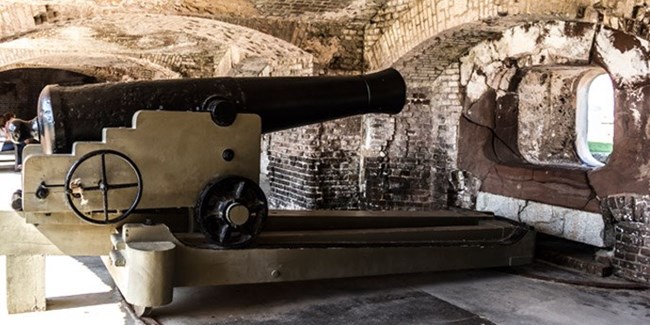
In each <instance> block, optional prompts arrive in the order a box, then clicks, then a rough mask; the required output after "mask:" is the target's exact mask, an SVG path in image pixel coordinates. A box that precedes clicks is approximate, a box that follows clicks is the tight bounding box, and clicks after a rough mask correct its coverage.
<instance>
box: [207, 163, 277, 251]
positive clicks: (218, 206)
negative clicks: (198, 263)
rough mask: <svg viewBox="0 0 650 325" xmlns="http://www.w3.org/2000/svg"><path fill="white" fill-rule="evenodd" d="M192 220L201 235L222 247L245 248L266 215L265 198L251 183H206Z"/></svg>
mask: <svg viewBox="0 0 650 325" xmlns="http://www.w3.org/2000/svg"><path fill="white" fill-rule="evenodd" d="M195 209H196V210H195V218H196V221H197V223H198V224H199V226H200V228H201V231H202V232H203V234H204V235H205V236H206V237H207V238H208V239H209V240H210V241H211V242H213V243H215V244H217V245H218V246H220V247H224V248H234V247H243V246H246V245H248V244H249V243H250V242H251V241H252V240H253V239H255V237H256V236H257V234H258V233H259V232H260V230H261V228H262V224H263V223H264V221H265V220H266V217H267V215H268V203H267V201H266V196H265V195H264V192H263V191H262V189H261V188H260V187H259V186H258V185H257V183H255V182H253V181H252V180H250V179H248V178H245V177H240V176H230V177H226V178H221V179H218V180H217V181H215V182H212V183H210V184H208V186H206V187H205V189H204V190H203V191H202V192H201V194H200V195H199V199H198V201H197V204H196V208H195Z"/></svg>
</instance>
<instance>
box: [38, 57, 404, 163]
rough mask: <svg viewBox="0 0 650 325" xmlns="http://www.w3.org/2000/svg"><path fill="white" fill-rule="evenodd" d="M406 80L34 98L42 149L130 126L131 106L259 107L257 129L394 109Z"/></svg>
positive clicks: (124, 87) (94, 88)
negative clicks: (106, 129) (37, 105)
mask: <svg viewBox="0 0 650 325" xmlns="http://www.w3.org/2000/svg"><path fill="white" fill-rule="evenodd" d="M405 100H406V85H405V82H404V79H403V78H402V76H401V75H400V73H399V72H398V71H397V70H394V69H387V70H383V71H380V72H377V73H373V74H368V75H360V76H340V77H261V78H229V77H224V78H209V79H174V80H153V81H134V82H124V83H108V84H92V85H84V86H72V87H69V86H68V87H63V86H58V85H50V86H47V87H45V88H44V89H43V91H42V92H41V96H40V98H39V107H38V117H37V120H38V125H39V133H40V140H41V143H42V145H43V149H44V152H45V153H63V152H70V150H71V148H72V144H73V143H74V142H76V141H97V140H101V136H102V128H105V127H129V126H131V120H132V117H133V115H134V113H135V112H136V111H139V110H174V111H211V112H212V113H213V119H215V116H216V117H217V118H218V119H217V122H220V123H218V124H220V125H223V124H221V123H225V125H227V124H228V122H229V121H228V120H232V119H234V117H235V116H236V113H254V114H258V115H260V117H261V120H262V132H263V133H267V132H273V131H278V130H283V129H288V128H292V127H296V126H303V125H308V124H312V123H318V122H324V121H328V120H333V119H337V118H342V117H347V116H352V115H358V114H365V113H390V114H395V113H399V112H400V111H401V109H402V107H403V106H404V104H405Z"/></svg>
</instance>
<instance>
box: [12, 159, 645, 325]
mask: <svg viewBox="0 0 650 325" xmlns="http://www.w3.org/2000/svg"><path fill="white" fill-rule="evenodd" d="M19 180H20V174H18V173H13V172H0V197H4V198H9V197H10V196H11V193H12V192H13V191H14V190H15V189H16V185H17V184H19ZM9 184H12V186H8V185H9ZM2 202H6V205H7V206H0V209H8V208H9V207H8V203H9V202H8V200H0V203H2ZM5 269H6V268H5V258H4V257H3V256H0V324H2V325H6V324H8V325H13V324H21V325H22V324H66V325H70V324H84V325H86V324H93V325H97V324H111V325H113V324H128V325H131V324H163V325H175V324H179V325H180V324H192V325H203V324H205V325H208V324H210V325H213V324H260V323H261V324H300V325H309V324H468V325H469V324H589V325H596V324H620V325H623V324H625V325H633V324H650V291H648V290H613V289H596V288H592V287H585V286H576V285H568V284H559V283H554V282H549V281H542V280H536V279H533V278H529V277H525V276H520V275H515V274H511V273H509V272H505V271H503V270H480V271H462V272H439V273H428V274H417V275H402V276H384V277H373V278H360V279H340V280H322V281H308V282H295V283H274V284H263V285H239V286H221V287H203V288H177V289H175V291H174V296H175V300H174V302H173V303H171V304H170V305H168V306H165V307H161V308H159V309H157V310H156V311H155V316H154V317H153V318H148V319H147V318H145V319H143V320H139V319H137V318H135V317H134V315H133V313H132V312H131V311H130V310H129V308H128V306H127V305H126V304H125V302H124V301H123V300H122V297H121V295H120V294H119V293H118V292H117V291H116V290H115V289H114V284H113V281H112V280H111V278H110V276H109V275H108V272H107V271H106V269H105V268H104V266H103V264H102V263H101V261H100V259H99V258H98V257H84V258H72V257H66V256H52V257H48V258H47V264H46V269H47V271H46V273H47V279H46V294H47V297H48V311H46V312H38V313H26V314H18V315H7V314H6V308H5V304H6V301H5V300H4V299H5V298H6V293H5V291H6V289H5V287H4V286H5V282H4V279H5V278H6V276H5Z"/></svg>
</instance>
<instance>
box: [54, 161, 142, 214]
mask: <svg viewBox="0 0 650 325" xmlns="http://www.w3.org/2000/svg"><path fill="white" fill-rule="evenodd" d="M64 189H65V194H66V196H65V197H66V200H67V202H68V205H69V206H70V209H72V212H74V214H75V215H77V217H79V218H80V219H82V220H84V221H86V222H89V223H93V224H100V225H106V224H113V223H117V222H120V221H122V220H124V219H125V218H126V217H128V216H129V214H131V212H133V210H134V209H135V208H136V206H137V205H138V203H139V202H140V197H141V196H142V175H141V174H140V170H139V169H138V167H137V166H136V165H135V163H134V162H133V161H132V160H131V159H130V158H129V157H127V156H126V155H125V154H123V153H121V152H118V151H115V150H97V151H92V152H89V153H87V154H86V155H84V156H82V157H81V158H80V159H79V160H77V161H76V162H75V163H74V164H73V165H72V167H70V170H69V171H68V174H67V175H66V177H65V184H64ZM109 194H110V195H109ZM109 198H112V199H113V200H112V201H109ZM111 202H113V203H114V204H111ZM115 202H117V203H115Z"/></svg>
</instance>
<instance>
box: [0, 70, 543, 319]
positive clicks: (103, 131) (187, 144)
mask: <svg viewBox="0 0 650 325" xmlns="http://www.w3.org/2000/svg"><path fill="white" fill-rule="evenodd" d="M405 94H406V86H405V82H404V80H403V78H402V77H401V76H400V74H399V73H398V72H397V71H396V70H393V69H388V70H384V71H381V72H377V73H373V74H369V75H364V76H346V77H273V78H212V79H186V80H159V81H137V82H127V83H115V84H93V85H85V86H75V87H61V86H56V85H51V86H47V87H46V88H45V89H44V90H43V91H42V94H41V96H40V98H39V107H38V115H37V117H36V118H35V119H34V120H33V121H30V122H24V123H23V124H22V125H17V126H16V127H15V128H14V130H15V131H16V132H17V133H19V134H15V135H14V136H13V138H14V139H22V138H25V137H37V138H38V140H39V141H40V144H39V145H27V146H26V147H25V149H24V157H25V159H24V162H23V170H22V185H21V189H20V190H21V191H20V192H17V193H20V195H21V197H20V198H21V200H22V209H21V210H22V211H20V212H18V213H16V212H13V211H12V212H13V214H3V213H0V215H1V216H0V253H4V254H7V255H21V254H32V255H43V254H67V255H83V256H88V255H95V256H105V255H107V257H104V264H105V265H106V267H107V268H108V270H109V272H110V273H111V276H112V277H113V278H114V280H115V282H116V284H117V286H118V288H119V289H120V291H121V292H122V294H123V295H124V297H125V299H126V301H127V302H129V303H130V304H132V305H133V306H134V309H135V310H136V312H137V314H145V313H147V312H148V311H150V310H151V307H158V306H163V305H165V304H168V303H170V302H171V301H172V295H173V288H174V287H178V286H199V285H226V284H242V283H263V282H279V281H297V280H309V279H323V278H340V277H352V276H371V275H381V274H395V273H411V272H425V271H434V270H450V269H462V268H480V267H496V266H503V265H521V264H526V263H529V262H530V261H531V260H532V250H533V247H534V237H535V235H534V232H533V231H530V230H529V229H528V228H526V227H524V226H521V225H517V224H514V223H512V222H508V221H503V220H497V219H495V218H494V216H492V215H488V214H484V213H478V212H474V211H459V210H437V211H426V212H412V211H286V210H271V209H269V206H268V202H267V198H266V195H265V193H264V192H263V191H262V189H261V188H260V186H259V175H260V149H261V135H262V134H263V133H267V132H273V131H278V130H284V129H287V128H292V127H296V126H301V125H308V124H311V123H317V122H323V121H329V120H334V119H338V118H342V117H346V116H353V115H358V114H367V113H389V114H396V113H398V112H400V111H401V109H402V107H403V106H404V104H405V97H406V96H405ZM25 223H26V224H27V225H28V226H32V225H33V226H35V227H31V228H29V227H23V226H22V225H24V224H25ZM3 224H9V225H10V226H11V227H13V228H11V227H8V226H3ZM3 229H20V231H19V232H18V233H19V234H20V235H17V236H16V237H15V238H13V239H12V237H11V236H12V235H13V233H15V232H12V233H11V234H7V233H2V231H3ZM34 229H36V230H34ZM23 230H24V231H23ZM3 240H5V241H7V242H3ZM450 256H451V257H453V258H449V257H450ZM24 280H25V281H27V279H24Z"/></svg>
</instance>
